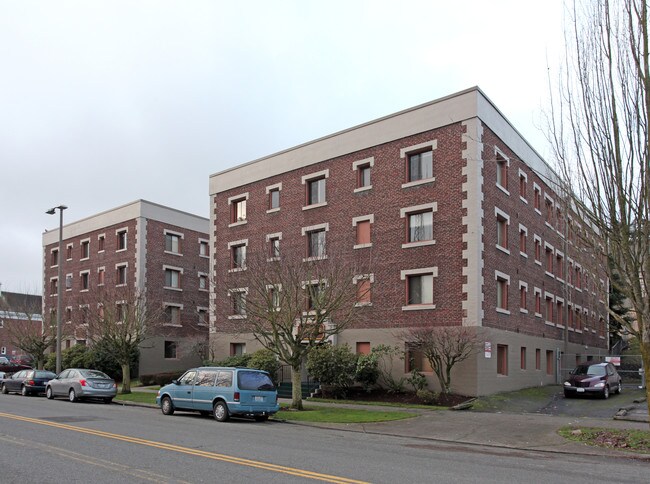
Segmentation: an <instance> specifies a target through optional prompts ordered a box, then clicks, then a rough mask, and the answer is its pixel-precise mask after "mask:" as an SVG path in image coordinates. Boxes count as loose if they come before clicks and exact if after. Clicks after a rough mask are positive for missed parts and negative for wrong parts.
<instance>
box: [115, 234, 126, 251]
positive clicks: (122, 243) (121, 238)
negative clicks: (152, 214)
mask: <svg viewBox="0 0 650 484" xmlns="http://www.w3.org/2000/svg"><path fill="white" fill-rule="evenodd" d="M126 233H127V232H126V230H118V231H117V232H116V234H117V250H126V244H127V242H126Z"/></svg>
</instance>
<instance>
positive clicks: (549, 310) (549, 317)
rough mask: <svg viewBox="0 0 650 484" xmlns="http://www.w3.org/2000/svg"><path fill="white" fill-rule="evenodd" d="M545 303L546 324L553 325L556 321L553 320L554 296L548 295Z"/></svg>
mask: <svg viewBox="0 0 650 484" xmlns="http://www.w3.org/2000/svg"><path fill="white" fill-rule="evenodd" d="M545 301H546V322H547V323H552V322H554V321H555V320H554V319H553V296H552V295H550V294H546V296H545Z"/></svg>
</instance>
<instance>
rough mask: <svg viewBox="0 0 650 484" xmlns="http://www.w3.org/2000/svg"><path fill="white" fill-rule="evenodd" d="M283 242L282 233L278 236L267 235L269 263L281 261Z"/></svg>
mask: <svg viewBox="0 0 650 484" xmlns="http://www.w3.org/2000/svg"><path fill="white" fill-rule="evenodd" d="M281 240H282V232H278V233H277V234H267V236H266V241H267V242H268V247H269V258H268V260H269V261H273V260H280V241H281Z"/></svg>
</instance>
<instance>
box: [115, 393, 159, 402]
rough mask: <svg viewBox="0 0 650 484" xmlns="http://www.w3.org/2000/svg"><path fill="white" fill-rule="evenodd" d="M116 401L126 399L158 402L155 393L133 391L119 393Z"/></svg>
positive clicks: (128, 400) (129, 400) (127, 400)
mask: <svg viewBox="0 0 650 484" xmlns="http://www.w3.org/2000/svg"><path fill="white" fill-rule="evenodd" d="M115 401H116V402H119V401H126V402H139V403H152V404H155V403H156V394H155V393H145V392H132V393H127V394H126V395H123V394H121V393H118V394H117V396H116V397H115Z"/></svg>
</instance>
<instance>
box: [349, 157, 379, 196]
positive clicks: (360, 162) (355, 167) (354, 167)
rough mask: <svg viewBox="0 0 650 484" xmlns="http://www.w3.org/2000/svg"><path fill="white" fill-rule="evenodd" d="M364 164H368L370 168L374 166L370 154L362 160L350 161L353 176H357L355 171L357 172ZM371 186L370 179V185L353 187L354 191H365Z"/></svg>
mask: <svg viewBox="0 0 650 484" xmlns="http://www.w3.org/2000/svg"><path fill="white" fill-rule="evenodd" d="M366 165H367V166H370V168H372V167H373V166H375V157H374V156H371V157H370V158H364V159H363V160H357V161H354V162H352V171H353V172H354V174H355V176H357V177H358V176H359V174H358V173H357V172H358V170H359V168H360V167H362V166H366ZM371 173H372V171H371ZM357 180H358V178H357ZM371 188H372V180H371V183H370V185H368V186H365V187H356V188H355V189H354V193H359V192H365V191H366V190H370V189H371Z"/></svg>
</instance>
